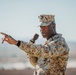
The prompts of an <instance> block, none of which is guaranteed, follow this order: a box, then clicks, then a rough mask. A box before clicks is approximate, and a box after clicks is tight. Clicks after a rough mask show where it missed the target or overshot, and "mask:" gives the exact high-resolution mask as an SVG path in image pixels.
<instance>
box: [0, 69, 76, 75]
mask: <svg viewBox="0 0 76 75" xmlns="http://www.w3.org/2000/svg"><path fill="white" fill-rule="evenodd" d="M33 71H34V70H33V69H24V70H0V75H33ZM66 75H76V68H69V69H67V70H66Z"/></svg>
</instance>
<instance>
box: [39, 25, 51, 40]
mask: <svg viewBox="0 0 76 75" xmlns="http://www.w3.org/2000/svg"><path fill="white" fill-rule="evenodd" d="M40 32H41V34H42V36H43V37H44V38H46V39H47V38H49V37H50V36H51V34H52V30H51V28H50V25H48V26H40Z"/></svg>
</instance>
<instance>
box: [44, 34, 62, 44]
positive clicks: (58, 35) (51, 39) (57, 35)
mask: <svg viewBox="0 0 76 75" xmlns="http://www.w3.org/2000/svg"><path fill="white" fill-rule="evenodd" d="M61 36H62V34H56V35H54V36H53V37H51V38H49V39H48V40H47V41H46V42H45V43H48V42H50V41H53V40H55V39H57V38H60V37H61Z"/></svg>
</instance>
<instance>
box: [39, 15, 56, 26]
mask: <svg viewBox="0 0 76 75" xmlns="http://www.w3.org/2000/svg"><path fill="white" fill-rule="evenodd" d="M54 17H55V15H40V16H38V18H39V19H40V22H42V23H41V25H40V26H48V25H49V24H51V23H52V22H53V23H55V19H54Z"/></svg>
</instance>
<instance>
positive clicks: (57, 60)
mask: <svg viewBox="0 0 76 75" xmlns="http://www.w3.org/2000/svg"><path fill="white" fill-rule="evenodd" d="M54 17H55V16H54V15H40V16H39V19H40V22H41V25H40V28H41V29H40V31H41V34H42V36H43V38H46V39H47V41H46V42H45V44H44V45H36V44H34V43H33V42H31V41H30V42H29V43H28V42H24V41H17V40H15V39H13V38H12V37H11V36H8V35H7V34H5V33H2V32H1V34H3V35H4V36H5V37H4V39H3V42H4V41H6V42H8V43H9V44H14V45H17V46H18V47H19V48H20V49H22V50H23V51H25V52H26V53H27V55H28V56H29V60H30V63H31V64H32V65H33V66H35V71H34V75H65V70H66V66H67V61H68V55H69V48H68V46H67V44H66V42H65V39H64V38H63V37H62V35H61V34H58V33H57V32H56V26H55V25H56V24H55V18H54Z"/></svg>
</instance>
